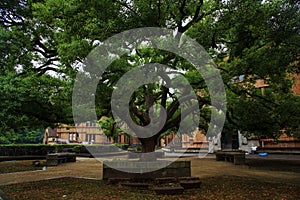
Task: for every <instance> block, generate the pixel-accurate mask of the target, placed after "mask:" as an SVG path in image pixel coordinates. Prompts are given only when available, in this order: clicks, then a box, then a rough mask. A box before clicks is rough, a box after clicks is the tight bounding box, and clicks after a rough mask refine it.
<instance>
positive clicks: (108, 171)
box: [103, 160, 191, 180]
mask: <svg viewBox="0 0 300 200" xmlns="http://www.w3.org/2000/svg"><path fill="white" fill-rule="evenodd" d="M161 166H164V167H163V168H161ZM159 168H160V169H159ZM189 176H191V162H190V161H175V162H170V161H151V162H143V161H136V160H134V161H131V160H119V161H104V162H103V179H104V180H107V179H110V178H143V179H155V178H162V177H189Z"/></svg>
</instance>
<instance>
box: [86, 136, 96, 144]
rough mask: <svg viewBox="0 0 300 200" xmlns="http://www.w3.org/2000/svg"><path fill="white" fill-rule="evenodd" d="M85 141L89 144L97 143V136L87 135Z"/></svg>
mask: <svg viewBox="0 0 300 200" xmlns="http://www.w3.org/2000/svg"><path fill="white" fill-rule="evenodd" d="M85 141H86V142H89V143H94V142H95V141H96V134H86V135H85Z"/></svg>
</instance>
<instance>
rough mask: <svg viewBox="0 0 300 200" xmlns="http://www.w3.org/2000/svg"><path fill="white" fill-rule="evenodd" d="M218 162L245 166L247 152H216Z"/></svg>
mask: <svg viewBox="0 0 300 200" xmlns="http://www.w3.org/2000/svg"><path fill="white" fill-rule="evenodd" d="M216 160H217V161H227V162H232V163H233V164H235V165H244V164H245V152H238V151H218V152H216Z"/></svg>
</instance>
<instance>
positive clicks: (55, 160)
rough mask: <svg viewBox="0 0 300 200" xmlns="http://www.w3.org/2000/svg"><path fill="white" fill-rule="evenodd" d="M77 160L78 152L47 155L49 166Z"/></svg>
mask: <svg viewBox="0 0 300 200" xmlns="http://www.w3.org/2000/svg"><path fill="white" fill-rule="evenodd" d="M67 162H76V154H75V153H69V152H61V153H49V154H47V156H46V164H47V166H56V165H58V164H60V163H67Z"/></svg>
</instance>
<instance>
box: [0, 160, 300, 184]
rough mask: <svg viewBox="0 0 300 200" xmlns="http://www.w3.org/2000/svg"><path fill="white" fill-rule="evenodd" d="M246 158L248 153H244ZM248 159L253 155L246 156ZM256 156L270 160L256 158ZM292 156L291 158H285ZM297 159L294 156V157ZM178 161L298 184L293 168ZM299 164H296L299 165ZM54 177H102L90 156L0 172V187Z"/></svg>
mask: <svg viewBox="0 0 300 200" xmlns="http://www.w3.org/2000/svg"><path fill="white" fill-rule="evenodd" d="M247 157H248V156H247ZM250 157H251V158H252V159H254V158H255V155H254V156H250ZM259 159H271V157H269V158H265V157H264V158H259ZM287 159H295V157H287ZM296 159H298V157H297V158H296ZM181 160H191V173H192V176H196V177H200V178H205V177H219V176H224V175H225V176H248V177H252V178H263V179H265V180H270V181H278V182H283V181H284V182H293V183H296V184H300V173H297V172H293V171H288V170H287V171H270V170H259V169H253V168H249V166H242V165H233V164H232V163H230V162H222V161H219V162H217V161H215V159H214V157H212V156H210V157H208V158H204V159H201V158H198V157H187V158H181ZM299 167H300V166H299ZM57 177H82V178H94V179H101V178H102V163H101V162H99V161H98V160H96V159H93V158H82V157H77V161H76V162H75V163H64V164H60V165H58V166H55V167H48V168H47V169H46V170H44V171H43V170H38V171H27V172H17V173H9V174H0V186H1V185H6V184H14V183H22V182H31V181H39V180H44V179H50V178H57Z"/></svg>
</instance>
